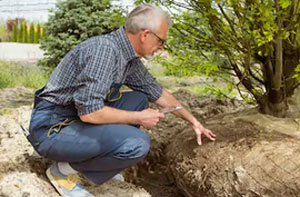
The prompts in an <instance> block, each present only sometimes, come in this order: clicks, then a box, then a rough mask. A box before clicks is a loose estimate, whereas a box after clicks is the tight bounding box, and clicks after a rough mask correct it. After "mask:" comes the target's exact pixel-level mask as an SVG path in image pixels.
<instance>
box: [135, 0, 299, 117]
mask: <svg viewBox="0 0 300 197" xmlns="http://www.w3.org/2000/svg"><path fill="white" fill-rule="evenodd" d="M137 2H138V3H140V1H137ZM155 2H158V3H159V4H162V2H161V1H155ZM163 4H164V5H166V6H167V7H168V8H169V11H170V12H173V16H174V19H175V24H174V26H173V28H172V30H171V32H170V34H171V35H172V36H171V38H172V39H173V40H171V44H170V45H171V49H173V50H172V51H173V52H174V51H175V52H176V53H177V54H178V52H181V55H182V56H187V55H189V54H198V56H205V54H206V53H207V52H208V53H209V52H210V53H211V52H213V53H215V54H217V56H218V57H221V58H225V60H226V61H224V62H223V64H219V66H218V68H219V69H220V70H221V71H222V72H223V73H228V74H230V75H232V74H233V75H235V76H236V77H237V78H238V79H239V81H238V82H236V83H235V85H236V86H237V87H238V88H240V85H243V86H244V87H245V88H246V90H247V91H248V92H249V93H250V95H252V97H253V99H254V100H255V101H256V102H257V103H258V104H259V106H260V108H261V110H262V111H263V112H265V113H268V114H272V115H275V116H283V115H284V112H285V111H286V110H287V98H288V97H290V96H291V95H292V94H293V91H294V89H295V88H296V87H298V86H299V81H297V80H296V79H295V78H294V77H293V76H294V75H295V69H296V67H297V65H298V64H299V58H300V35H299V22H300V13H299V11H300V8H299V0H293V1H292V0H264V1H259V0H242V1H240V0H185V1H176V0H167V1H164V2H163ZM174 10H177V11H175V12H174ZM178 13H180V14H178ZM173 54H174V53H173ZM179 55H180V54H179ZM192 61H193V59H190V58H186V60H185V64H186V65H189V64H191V63H192ZM241 95H242V96H244V95H243V93H241ZM245 99H246V98H245Z"/></svg>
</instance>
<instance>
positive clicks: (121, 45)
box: [38, 27, 162, 116]
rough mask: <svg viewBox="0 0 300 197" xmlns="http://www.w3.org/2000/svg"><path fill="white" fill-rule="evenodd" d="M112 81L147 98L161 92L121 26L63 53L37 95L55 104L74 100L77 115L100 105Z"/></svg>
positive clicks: (156, 96) (153, 99) (160, 88)
mask: <svg viewBox="0 0 300 197" xmlns="http://www.w3.org/2000/svg"><path fill="white" fill-rule="evenodd" d="M114 84H125V85H127V86H128V87H130V88H131V89H133V90H136V91H140V92H143V93H145V94H146V95H147V96H148V99H149V101H155V100H157V99H158V98H159V97H160V96H161V94H162V87H161V85H160V84H159V83H158V82H157V81H156V80H155V78H153V77H152V75H151V74H150V73H149V72H148V71H147V70H146V68H145V66H144V65H143V63H142V62H141V60H140V59H139V58H137V57H136V52H135V50H134V48H133V46H132V45H131V43H130V41H129V40H128V38H127V36H126V34H125V29H124V27H121V28H120V29H118V30H117V31H115V32H112V33H110V34H106V35H102V36H95V37H92V38H89V39H88V40H86V41H84V42H81V43H80V44H78V45H77V46H76V47H75V48H74V49H72V50H71V51H70V52H69V53H67V54H66V55H65V57H64V58H63V59H62V61H61V62H60V63H59V65H58V66H57V67H56V69H55V70H54V71H53V73H52V75H51V77H50V79H49V81H48V82H47V84H46V86H45V89H44V90H43V91H42V92H41V93H40V94H39V95H38V96H39V97H41V98H43V99H45V100H47V101H49V102H52V103H55V104H58V105H68V104H71V103H74V104H75V107H76V108H77V110H78V115H79V116H80V115H84V114H89V113H92V112H94V111H97V110H99V109H101V108H103V106H104V100H105V99H106V97H107V95H108V93H109V91H110V88H111V87H112V86H113V85H114Z"/></svg>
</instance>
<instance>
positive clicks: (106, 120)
mask: <svg viewBox="0 0 300 197" xmlns="http://www.w3.org/2000/svg"><path fill="white" fill-rule="evenodd" d="M163 117H164V114H163V113H160V112H159V111H158V110H154V109H151V108H148V109H145V110H143V111H126V110H120V109H116V108H112V107H109V106H104V107H103V108H102V109H100V110H97V111H95V112H92V113H89V114H85V115H82V116H80V119H81V121H83V122H86V123H91V124H132V125H141V126H143V127H146V128H151V127H153V126H154V125H156V124H157V122H158V121H159V118H163Z"/></svg>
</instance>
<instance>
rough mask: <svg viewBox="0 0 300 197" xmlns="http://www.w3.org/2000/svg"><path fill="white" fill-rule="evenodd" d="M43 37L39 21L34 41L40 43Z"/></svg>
mask: <svg viewBox="0 0 300 197" xmlns="http://www.w3.org/2000/svg"><path fill="white" fill-rule="evenodd" d="M40 39H41V25H40V24H39V23H38V24H37V27H36V32H35V34H34V43H39V42H40Z"/></svg>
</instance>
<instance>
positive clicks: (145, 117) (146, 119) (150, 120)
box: [139, 108, 164, 128]
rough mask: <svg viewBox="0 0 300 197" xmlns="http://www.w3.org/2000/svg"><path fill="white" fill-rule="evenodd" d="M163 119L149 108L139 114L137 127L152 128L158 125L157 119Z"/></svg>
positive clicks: (162, 115) (161, 114)
mask: <svg viewBox="0 0 300 197" xmlns="http://www.w3.org/2000/svg"><path fill="white" fill-rule="evenodd" d="M163 117H164V114H163V113H161V112H159V111H158V110H154V109H151V108H148V109H144V110H143V111H141V112H139V125H141V126H143V127H145V128H152V127H153V126H155V125H156V124H157V123H158V121H159V119H160V118H163Z"/></svg>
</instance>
